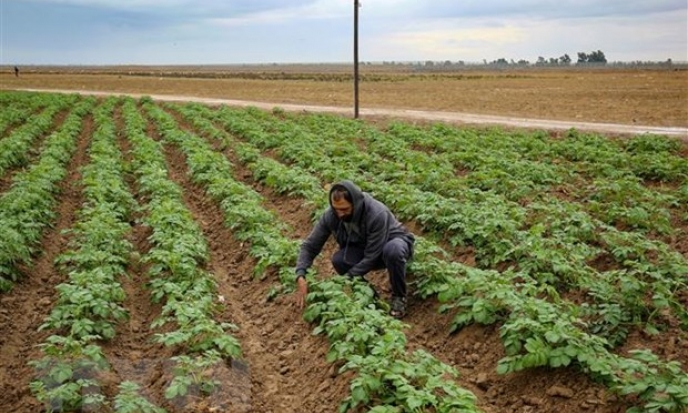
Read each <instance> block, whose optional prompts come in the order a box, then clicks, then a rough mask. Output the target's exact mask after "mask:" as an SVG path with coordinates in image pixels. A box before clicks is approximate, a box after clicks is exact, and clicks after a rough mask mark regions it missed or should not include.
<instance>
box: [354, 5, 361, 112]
mask: <svg viewBox="0 0 688 413" xmlns="http://www.w3.org/2000/svg"><path fill="white" fill-rule="evenodd" d="M359 7H360V5H359V4H358V0H354V119H358V8H359Z"/></svg>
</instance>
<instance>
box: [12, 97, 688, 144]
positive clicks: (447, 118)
mask: <svg viewBox="0 0 688 413" xmlns="http://www.w3.org/2000/svg"><path fill="white" fill-rule="evenodd" d="M21 90H26V91H37V92H38V91H40V92H56V93H79V94H83V95H94V96H109V95H120V94H122V93H120V92H108V91H93V90H65V89H33V88H32V89H21ZM126 94H127V95H128V96H132V97H135V98H139V97H142V96H150V97H151V98H152V99H155V100H160V101H169V102H188V101H193V102H199V103H205V104H208V105H228V106H255V107H258V108H261V109H268V110H269V109H272V108H275V107H280V108H282V109H284V110H287V111H305V112H326V113H338V114H342V115H351V116H353V109H352V108H344V107H337V106H319V105H301V104H286V103H270V102H256V101H250V100H234V99H218V98H204V97H196V96H180V95H159V94H153V95H151V94H140V93H126ZM359 114H360V116H361V117H362V118H365V117H386V118H399V119H413V120H425V121H438V122H448V123H456V124H469V125H502V126H508V127H516V128H527V129H546V130H568V129H571V128H574V129H577V130H581V131H590V132H599V133H605V134H614V135H636V134H645V133H651V134H660V135H667V136H673V137H677V138H679V139H681V140H683V141H685V142H688V128H684V127H662V126H642V125H625V124H614V123H592V122H574V121H561V120H547V119H530V118H517V117H507V116H491V115H478V114H471V113H461V112H441V111H423V110H406V109H377V108H376V109H369V108H360V111H359Z"/></svg>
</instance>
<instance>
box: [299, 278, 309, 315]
mask: <svg viewBox="0 0 688 413" xmlns="http://www.w3.org/2000/svg"><path fill="white" fill-rule="evenodd" d="M306 295H308V282H307V281H306V278H305V277H299V278H297V279H296V306H297V307H299V308H301V309H303V307H305V305H306Z"/></svg>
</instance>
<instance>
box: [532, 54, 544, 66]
mask: <svg viewBox="0 0 688 413" xmlns="http://www.w3.org/2000/svg"><path fill="white" fill-rule="evenodd" d="M546 64H547V60H545V58H544V57H542V56H538V58H537V62H535V66H545V65H546Z"/></svg>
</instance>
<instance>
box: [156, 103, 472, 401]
mask: <svg viewBox="0 0 688 413" xmlns="http://www.w3.org/2000/svg"><path fill="white" fill-rule="evenodd" d="M146 108H147V110H148V111H149V113H151V114H152V116H153V118H154V119H155V120H156V122H158V124H159V125H160V127H161V130H163V133H164V135H165V139H166V140H170V141H171V142H173V143H174V144H176V145H178V146H179V147H180V148H181V149H182V151H183V152H184V153H185V154H186V155H187V162H188V163H189V169H190V170H191V173H192V178H193V180H194V181H195V182H196V183H198V184H200V185H202V186H203V187H205V188H206V191H207V193H208V194H209V195H210V196H211V197H212V198H214V199H215V200H216V201H218V202H220V205H221V208H222V209H223V211H224V213H225V222H226V224H227V225H228V226H229V227H230V228H231V229H232V230H233V231H234V233H235V236H237V237H238V238H239V239H245V240H248V241H250V242H251V244H252V249H251V253H252V255H254V256H255V257H256V258H258V259H259V263H258V265H257V268H258V269H259V270H260V269H264V268H266V262H265V261H264V260H265V259H266V258H267V257H270V261H269V262H268V263H267V265H272V266H276V267H277V268H280V269H281V270H280V276H281V279H282V282H283V283H287V284H288V285H289V286H293V265H294V260H295V256H296V252H297V247H298V244H297V242H296V241H295V240H290V239H287V238H285V237H284V236H283V235H282V234H281V232H282V230H283V228H282V227H281V226H279V225H278V226H275V224H274V223H275V221H278V220H277V218H276V217H275V216H274V215H272V214H271V213H269V212H268V211H266V210H265V209H263V208H262V206H261V201H262V200H261V198H260V196H259V195H258V194H256V193H255V192H253V190H251V189H250V187H247V186H245V185H243V184H241V183H239V182H236V181H235V180H234V178H233V177H232V170H231V166H230V164H229V163H228V161H227V159H226V158H224V157H223V156H222V155H221V154H219V153H217V152H215V151H213V150H212V148H211V147H210V146H209V145H208V144H207V143H206V142H204V141H203V140H202V139H201V138H199V137H197V136H196V135H193V134H189V133H185V132H182V131H180V130H179V129H178V127H177V126H176V125H175V121H174V119H173V118H172V117H171V116H170V115H169V114H167V113H165V112H164V111H162V110H161V109H159V108H157V107H156V106H155V105H153V104H148V105H147V106H146ZM347 290H351V292H350V293H348V294H347V293H346V291H347ZM306 318H307V320H308V321H311V322H315V323H317V324H318V327H317V328H316V330H315V332H316V333H324V334H326V335H327V336H328V338H330V340H331V350H330V353H329V355H328V360H329V361H335V360H343V361H344V362H345V364H344V366H343V367H342V370H354V371H357V372H358V377H357V378H356V379H354V381H353V382H352V384H351V395H350V396H349V397H348V398H347V399H346V400H345V401H344V402H343V404H342V405H341V411H347V410H348V409H350V408H354V407H356V406H359V405H365V406H370V407H372V410H371V411H375V412H393V411H398V410H396V409H399V408H400V409H402V411H419V410H421V409H425V410H427V409H433V410H434V411H438V412H451V411H476V408H475V405H474V398H475V396H473V395H472V393H470V392H468V391H466V390H463V389H461V388H459V387H457V386H456V384H455V383H454V382H453V381H451V380H447V379H446V378H447V377H452V376H455V375H456V372H455V371H454V369H453V368H451V367H449V366H447V365H445V364H443V363H441V362H439V361H438V360H437V359H435V358H434V357H432V356H431V355H429V354H427V353H426V352H424V351H420V350H419V351H416V352H414V353H411V354H409V353H408V352H407V350H406V338H405V336H404V334H403V332H402V325H401V323H399V322H398V321H397V320H394V319H392V318H391V317H389V316H387V315H385V314H383V313H381V312H380V311H379V310H378V309H376V308H375V305H374V304H373V296H372V291H371V290H370V289H369V288H368V287H367V286H363V285H360V284H354V285H350V284H349V283H348V282H347V281H345V280H342V279H337V278H335V279H334V280H330V281H321V282H316V283H313V293H312V294H309V306H308V308H307V310H306Z"/></svg>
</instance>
